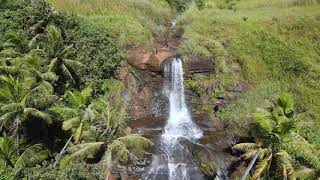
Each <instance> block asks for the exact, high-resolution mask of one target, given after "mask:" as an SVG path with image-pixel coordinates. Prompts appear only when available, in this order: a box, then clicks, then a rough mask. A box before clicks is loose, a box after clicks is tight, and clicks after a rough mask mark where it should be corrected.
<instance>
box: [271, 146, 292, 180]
mask: <svg viewBox="0 0 320 180" xmlns="http://www.w3.org/2000/svg"><path fill="white" fill-rule="evenodd" d="M275 158H276V160H277V162H278V167H281V168H282V175H283V177H285V178H288V177H291V178H290V179H295V171H294V168H293V165H292V163H291V162H292V161H293V160H292V158H291V157H290V155H289V154H288V153H287V152H286V151H284V150H281V151H279V152H277V153H276V154H275Z"/></svg>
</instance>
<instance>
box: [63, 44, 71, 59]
mask: <svg viewBox="0 0 320 180" xmlns="http://www.w3.org/2000/svg"><path fill="white" fill-rule="evenodd" d="M72 50H73V45H70V46H66V47H65V48H64V49H63V50H62V52H61V56H62V57H67V56H68V55H69V54H71V52H72Z"/></svg>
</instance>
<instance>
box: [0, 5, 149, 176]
mask: <svg viewBox="0 0 320 180" xmlns="http://www.w3.org/2000/svg"><path fill="white" fill-rule="evenodd" d="M0 10H1V11H0V21H1V28H0V44H1V46H0V72H1V75H0V88H1V89H0V133H1V138H0V174H1V179H22V178H24V177H26V178H37V179H39V178H41V179H56V178H58V179H81V178H89V177H90V178H92V177H95V179H99V178H104V177H105V176H108V175H109V174H110V172H111V171H112V169H113V167H115V166H120V165H126V162H128V161H129V160H130V159H131V158H133V157H135V158H136V157H141V156H143V155H144V153H141V152H144V151H141V150H143V149H148V148H149V147H151V146H152V142H151V141H149V140H147V139H145V138H143V137H140V136H137V135H133V134H128V133H127V134H126V133H125V128H126V124H127V118H126V111H125V106H124V102H123V97H122V92H123V85H122V84H121V83H120V82H118V81H117V80H114V79H113V78H114V77H115V74H116V70H117V67H118V65H119V64H120V62H121V61H122V60H123V57H124V56H123V52H122V49H121V48H120V44H119V43H120V41H118V40H117V39H116V38H115V36H114V35H113V34H112V33H110V32H109V31H107V30H105V29H103V28H101V27H98V26H94V25H92V24H91V23H86V22H85V21H82V19H81V18H80V17H78V16H75V15H72V16H70V15H65V14H61V13H59V12H56V11H54V10H53V9H52V7H51V5H49V4H48V3H47V2H46V1H43V0H22V1H20V0H19V1H1V6H0ZM136 149H139V151H137V150H136ZM137 152H139V153H137ZM71 161H72V162H74V163H69V162H71ZM82 161H83V162H82ZM84 162H87V163H89V164H87V163H84ZM90 162H91V163H90ZM93 162H95V164H93ZM100 162H101V163H100ZM101 164H103V166H102V165H101ZM39 165H40V166H39ZM89 166H91V168H92V169H93V170H88V169H86V168H89ZM79 169H86V170H84V171H83V172H81V173H79Z"/></svg>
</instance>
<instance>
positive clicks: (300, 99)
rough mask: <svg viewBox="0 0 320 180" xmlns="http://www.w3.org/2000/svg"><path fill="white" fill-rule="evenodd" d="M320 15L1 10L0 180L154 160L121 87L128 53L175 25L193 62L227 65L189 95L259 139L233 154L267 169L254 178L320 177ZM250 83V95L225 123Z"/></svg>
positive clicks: (94, 171)
mask: <svg viewBox="0 0 320 180" xmlns="http://www.w3.org/2000/svg"><path fill="white" fill-rule="evenodd" d="M319 9H320V1H319V0H282V1H279V0H246V1H244V0H104V1H101V0H87V1H81V0H0V174H1V176H0V179H23V178H30V179H105V177H106V176H109V175H110V174H111V172H112V171H113V170H114V168H117V169H119V168H122V169H125V168H126V166H127V165H128V164H129V163H130V161H132V159H136V158H140V157H142V156H143V155H145V154H146V151H147V150H149V148H150V147H151V146H152V145H153V143H152V142H151V141H149V140H148V139H145V138H143V137H140V136H138V135H134V134H130V132H127V131H126V130H125V129H126V127H127V123H128V122H127V121H128V117H127V114H126V106H125V102H124V99H123V91H124V85H123V84H121V83H120V82H119V81H117V80H116V79H115V78H116V75H117V68H118V66H119V65H120V63H121V62H122V61H123V60H125V49H126V48H129V47H131V46H133V45H143V46H144V47H145V49H146V50H148V49H149V50H150V49H152V45H153V43H154V42H155V41H157V40H163V39H164V37H165V36H166V33H167V32H166V31H167V27H168V24H169V22H170V21H171V20H172V19H176V22H177V27H176V28H177V30H176V31H174V33H175V34H174V37H177V38H179V39H181V40H182V41H181V43H180V44H179V47H178V49H177V52H178V54H179V55H180V56H181V57H182V58H183V60H184V61H185V62H186V63H188V61H189V60H190V59H192V58H196V59H198V60H201V59H212V60H213V61H215V74H212V75H208V76H192V75H187V77H188V78H187V79H186V86H187V88H189V89H190V90H192V91H193V92H194V93H195V94H196V95H197V96H199V98H202V96H209V97H206V98H207V99H209V101H210V102H209V103H208V104H203V105H202V107H201V108H202V109H203V110H206V111H208V112H210V113H212V114H213V115H216V116H219V117H220V118H221V119H222V120H223V122H224V124H225V126H226V128H227V130H230V131H234V130H235V129H237V131H236V132H240V133H242V134H241V135H244V136H251V137H253V141H250V142H240V143H239V144H237V145H235V146H233V150H234V151H235V152H237V153H240V154H242V158H243V160H244V161H246V162H250V161H251V160H252V159H256V166H254V167H253V168H252V170H251V172H252V173H251V176H252V178H258V177H262V178H271V179H282V178H287V179H295V178H298V179H316V178H317V177H319V173H320V159H319V157H320V150H319V149H320V133H319V128H320V121H319V119H320V111H319V107H320V103H319V101H318V99H319V97H320V81H319V79H320V11H319ZM240 81H241V82H246V83H247V84H248V85H249V88H248V91H246V92H245V93H243V94H241V95H240V96H239V97H238V98H237V99H236V100H235V101H231V104H228V105H227V106H225V107H224V108H223V109H222V111H220V112H218V113H215V112H214V110H213V106H212V104H214V102H215V101H216V100H217V98H218V97H221V96H223V97H224V96H228V92H227V91H226V90H225V87H226V86H228V85H231V84H235V83H237V82H240ZM217 82H219V87H218V88H216V89H215V90H214V91H213V92H207V89H208V85H211V84H214V83H217ZM283 92H287V93H288V94H287V93H283ZM243 133H245V134H243ZM255 156H257V158H255Z"/></svg>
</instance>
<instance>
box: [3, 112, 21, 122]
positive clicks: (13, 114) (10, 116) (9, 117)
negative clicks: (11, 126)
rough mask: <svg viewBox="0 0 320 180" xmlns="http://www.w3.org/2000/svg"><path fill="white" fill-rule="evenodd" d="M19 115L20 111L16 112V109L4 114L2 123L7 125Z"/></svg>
mask: <svg viewBox="0 0 320 180" xmlns="http://www.w3.org/2000/svg"><path fill="white" fill-rule="evenodd" d="M18 115H19V112H15V111H14V112H8V113H6V114H3V115H2V116H0V124H1V125H7V124H8V122H10V121H13V120H14V119H15V118H16V117H17V116H18Z"/></svg>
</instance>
